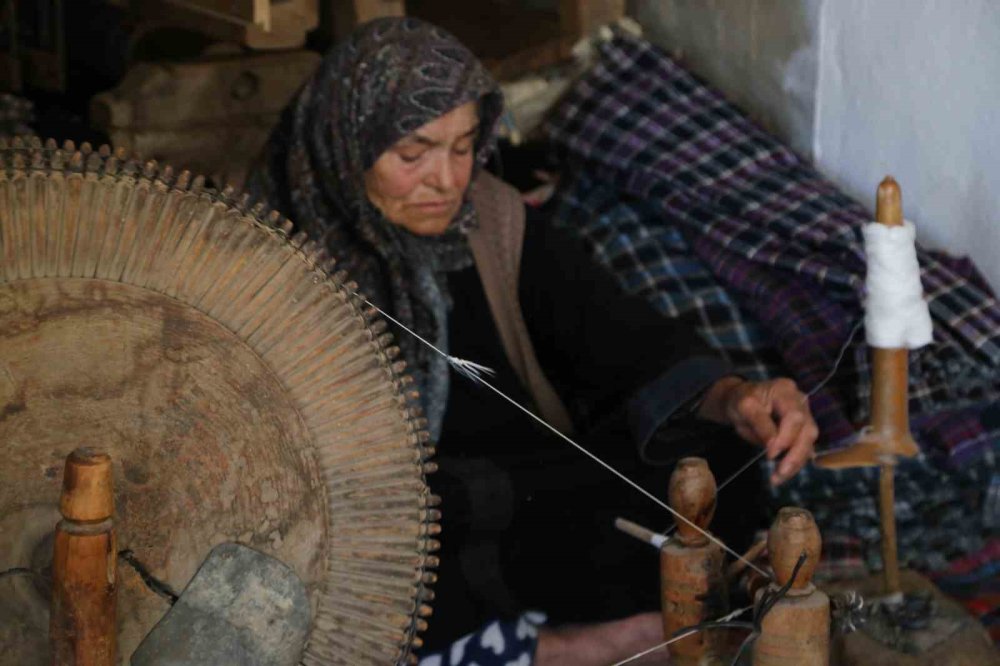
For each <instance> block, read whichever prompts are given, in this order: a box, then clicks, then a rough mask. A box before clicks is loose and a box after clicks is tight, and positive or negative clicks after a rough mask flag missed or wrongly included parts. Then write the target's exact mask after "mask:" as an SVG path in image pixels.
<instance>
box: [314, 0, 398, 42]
mask: <svg viewBox="0 0 1000 666" xmlns="http://www.w3.org/2000/svg"><path fill="white" fill-rule="evenodd" d="M328 12H329V16H330V20H331V22H332V25H331V26H330V34H331V35H333V37H334V39H335V40H337V41H340V40H341V39H343V38H344V37H346V36H347V35H349V34H351V31H352V30H354V28H356V27H357V26H358V25H360V24H362V23H365V22H367V21H371V20H372V19H377V18H381V17H383V16H405V15H406V3H405V2H404V0H351V1H350V2H343V1H339V2H331V3H329V7H328Z"/></svg>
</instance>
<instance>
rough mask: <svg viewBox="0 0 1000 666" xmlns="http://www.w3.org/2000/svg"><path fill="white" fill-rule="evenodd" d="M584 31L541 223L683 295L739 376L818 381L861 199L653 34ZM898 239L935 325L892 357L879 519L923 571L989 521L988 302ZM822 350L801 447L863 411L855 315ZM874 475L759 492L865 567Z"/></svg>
mask: <svg viewBox="0 0 1000 666" xmlns="http://www.w3.org/2000/svg"><path fill="white" fill-rule="evenodd" d="M599 48H600V58H599V61H598V63H597V65H596V66H595V67H594V68H593V69H592V70H591V71H590V72H589V73H588V74H586V75H585V76H584V77H583V78H582V79H581V80H580V81H578V82H577V83H576V84H575V85H574V87H573V88H572V89H571V90H570V92H569V93H568V95H567V96H566V97H565V99H564V101H563V102H562V104H561V105H560V107H559V108H557V109H556V111H555V112H554V114H553V116H552V118H551V120H550V121H549V124H548V125H547V133H548V136H549V139H550V141H551V142H552V143H553V144H554V146H555V148H556V152H557V154H558V156H559V158H560V161H561V162H562V163H563V164H565V165H566V166H567V170H566V173H565V174H564V178H563V183H562V185H561V186H560V189H559V190H558V192H557V193H556V200H555V205H556V206H557V208H556V219H557V221H559V222H561V223H563V224H566V225H571V226H573V227H575V228H577V229H578V230H579V231H580V233H581V234H582V235H583V236H584V237H585V239H586V240H587V241H588V242H589V244H590V246H591V248H592V250H593V252H594V254H595V256H596V257H597V259H598V260H599V261H601V262H602V263H603V264H605V265H606V266H608V267H609V268H610V269H611V271H612V273H613V274H614V275H615V276H616V277H617V279H618V280H619V282H620V284H621V285H622V286H623V288H624V289H625V290H626V291H628V292H631V293H638V294H643V295H645V296H646V297H647V298H648V299H649V300H650V301H651V302H652V303H653V304H654V305H655V306H656V307H657V308H658V309H659V310H660V311H661V312H662V313H663V314H664V315H666V316H670V317H676V316H678V315H682V314H687V313H696V314H697V316H698V317H699V319H700V322H701V325H700V327H699V332H700V333H701V335H702V336H703V337H704V338H705V339H706V340H707V341H708V343H709V344H711V345H712V346H713V347H714V348H715V349H717V350H719V351H720V352H721V353H722V354H723V355H725V356H726V357H727V358H728V359H729V360H730V361H731V362H732V363H733V365H734V366H735V368H736V369H737V371H738V372H740V373H741V374H743V375H745V376H747V377H749V378H763V377H767V376H776V375H779V374H784V375H790V376H792V377H793V378H795V379H796V381H797V382H798V384H799V386H800V387H802V388H803V390H806V391H810V390H811V389H813V388H814V387H817V386H819V385H820V384H821V383H822V382H823V380H824V379H825V378H827V377H828V375H829V374H830V373H831V371H832V370H833V369H834V367H835V366H836V361H837V358H838V355H839V353H840V351H841V349H842V348H843V347H844V345H845V343H846V342H847V341H848V340H849V339H850V338H851V334H852V331H853V330H854V328H855V326H856V325H857V324H858V322H860V321H861V320H862V317H863V305H862V303H863V298H864V276H865V265H866V264H865V254H864V246H863V241H862V237H861V228H862V226H863V225H864V224H865V223H866V222H868V220H869V215H868V213H867V212H866V211H865V209H864V208H863V207H862V206H860V205H859V204H858V203H857V202H855V201H853V200H851V199H849V198H848V197H846V196H845V195H844V194H842V193H841V192H840V191H838V190H837V188H836V187H835V186H834V185H833V184H832V183H830V182H829V181H827V180H826V179H824V178H823V177H822V176H821V175H819V174H818V173H817V172H816V171H815V170H814V169H812V168H811V167H810V166H809V165H808V164H806V163H805V162H803V161H802V160H801V159H799V158H798V157H797V156H796V155H795V154H794V153H792V152H791V151H790V150H789V149H788V148H786V147H785V146H783V145H782V144H780V143H779V142H778V141H777V140H775V139H774V138H773V137H771V136H769V135H767V134H766V133H764V132H763V131H761V130H760V129H759V128H757V127H755V126H754V125H753V124H752V123H751V122H750V121H749V120H748V119H747V118H746V117H745V116H743V115H742V114H741V113H740V112H739V111H738V110H737V109H736V108H735V107H734V106H732V105H731V104H730V103H729V102H727V101H726V100H725V99H724V98H723V97H722V96H721V95H720V94H718V93H717V92H715V91H714V90H712V89H711V88H709V87H708V86H706V85H705V84H703V83H702V82H700V81H699V80H697V79H696V78H695V77H694V76H692V75H691V74H690V73H688V72H687V71H685V70H684V69H682V68H681V67H680V66H678V65H677V64H676V63H674V62H673V61H672V60H671V59H670V58H669V57H668V56H667V55H666V54H664V53H663V52H662V51H660V50H658V49H657V48H655V47H653V46H652V45H650V44H648V43H647V42H645V41H643V40H641V39H638V38H635V37H631V36H628V35H620V36H617V37H616V38H615V39H613V40H611V41H609V42H606V43H604V44H602V45H601V46H600V47H599ZM873 185H874V184H873ZM904 189H905V183H904ZM873 191H874V187H873ZM904 194H905V192H904ZM917 254H918V259H919V262H920V266H921V278H922V281H923V285H924V291H925V295H926V297H927V299H928V302H929V307H930V311H931V316H932V318H933V320H934V325H935V332H934V338H935V342H934V343H933V344H932V345H929V346H927V347H924V348H923V349H921V350H918V351H915V352H913V353H911V355H910V386H909V388H910V413H911V416H912V417H913V418H912V423H911V427H912V430H913V433H914V437H915V438H916V440H917V441H918V442H919V443H920V445H921V448H922V449H923V454H922V455H921V456H920V457H919V458H917V459H914V460H909V461H902V462H901V463H900V465H899V467H898V468H897V475H896V484H897V493H896V497H897V505H896V509H897V530H898V537H899V548H900V559H901V561H902V562H903V563H905V564H909V565H911V566H914V567H916V568H920V569H924V570H935V569H940V568H941V567H943V566H944V565H945V563H946V562H948V561H949V560H951V559H953V558H955V557H956V556H958V555H961V554H962V553H969V552H973V551H974V550H976V549H977V548H981V546H982V543H983V538H984V536H987V535H988V534H989V533H990V532H991V531H992V530H993V528H992V523H993V522H995V519H994V517H993V514H992V513H991V511H994V508H992V507H991V506H990V505H989V504H988V503H986V502H985V501H984V500H985V498H986V497H987V494H988V492H989V489H990V487H991V479H993V478H994V475H995V473H996V471H997V464H996V461H997V455H996V452H997V448H998V447H1000V402H998V400H997V397H998V394H1000V392H998V389H1000V305H998V302H997V300H996V298H995V297H994V295H993V294H992V292H991V291H990V289H989V287H988V286H987V285H986V283H985V281H984V280H983V279H982V277H981V275H980V274H979V273H978V272H977V271H976V269H975V267H974V266H972V264H971V263H970V262H968V261H967V260H965V259H956V258H954V257H950V256H947V255H945V254H943V253H936V252H930V251H927V250H925V249H923V248H921V247H918V250H917ZM862 332H863V329H862ZM836 368H837V369H836V372H835V373H834V374H833V376H832V379H831V380H830V381H829V382H828V383H826V384H825V385H823V387H822V388H821V389H820V390H818V391H817V392H816V393H815V395H813V396H812V397H811V398H810V406H811V408H812V411H813V413H814V414H815V416H816V419H817V421H818V423H819V425H820V428H821V431H822V436H821V438H822V439H821V441H820V443H819V444H820V447H821V448H822V447H824V446H825V447H830V446H835V445H839V444H842V443H845V442H847V441H848V440H849V439H850V438H852V437H853V436H854V435H855V433H856V432H857V430H858V429H859V427H860V426H861V425H863V424H864V423H866V422H867V420H868V418H869V413H868V412H869V398H870V393H871V385H870V373H871V369H870V364H869V357H868V348H867V345H866V343H865V339H864V335H862V334H861V332H859V333H857V334H856V335H855V336H854V339H853V340H852V342H851V343H850V344H849V345H848V346H847V348H846V353H845V354H844V358H843V361H842V362H841V363H840V365H839V366H836ZM764 473H766V470H764ZM876 474H877V470H875V469H853V470H838V471H826V470H820V469H816V468H813V467H808V468H806V469H805V470H803V471H802V472H801V473H800V474H798V475H797V476H796V477H795V478H794V479H793V480H792V481H791V482H789V483H786V484H785V485H784V486H782V487H780V488H779V489H778V490H777V491H776V492H775V493H774V496H773V498H772V499H773V500H774V502H775V505H776V506H780V505H787V504H793V505H799V506H805V507H808V508H810V509H811V510H812V511H813V512H814V514H815V515H816V518H817V522H818V523H819V525H820V527H821V529H822V530H823V534H824V537H825V538H828V539H830V540H831V542H836V543H857V544H858V551H859V553H860V555H859V554H854V555H852V556H851V558H844V560H843V562H842V563H841V564H844V565H845V566H846V565H851V566H856V564H857V562H858V561H859V560H860V561H863V562H864V563H865V564H866V565H867V566H869V567H871V568H878V567H879V566H880V561H879V558H880V553H879V548H878V513H877V500H876V497H877V494H878V483H877V475H876ZM720 501H723V502H724V501H727V499H726V498H725V497H721V498H720ZM984 507H985V508H986V509H987V510H986V512H985V514H984ZM930 525H935V527H933V528H932V527H930ZM852 558H853V559H852ZM831 564H832V565H834V568H836V565H837V563H831Z"/></svg>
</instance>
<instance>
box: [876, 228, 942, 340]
mask: <svg viewBox="0 0 1000 666" xmlns="http://www.w3.org/2000/svg"><path fill="white" fill-rule="evenodd" d="M863 231H864V238H865V253H866V254H867V255H868V276H867V277H866V278H865V285H866V286H867V289H868V299H867V303H866V304H865V332H866V335H867V338H868V344H869V345H870V346H872V347H879V348H882V349H899V348H908V349H917V348H918V347H923V346H924V345H926V344H928V343H930V342H931V341H932V340H933V324H932V323H931V315H930V311H929V310H928V309H927V302H926V301H924V292H923V287H922V286H921V284H920V264H919V263H918V262H917V250H916V247H915V246H914V240H915V238H916V230H915V229H914V227H913V225H912V224H911V223H910V222H904V223H903V225H902V226H895V227H890V226H887V225H885V224H879V223H878V222H871V223H869V224H866V225H865V227H864V230H863Z"/></svg>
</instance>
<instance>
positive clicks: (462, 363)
mask: <svg viewBox="0 0 1000 666" xmlns="http://www.w3.org/2000/svg"><path fill="white" fill-rule="evenodd" d="M352 293H353V294H354V295H355V296H357V297H358V298H359V299H361V300H362V301H364V302H365V303H366V304H367V305H369V306H371V307H372V308H374V309H375V310H376V311H378V312H379V313H381V314H382V315H383V316H384V317H385V318H386V319H388V320H389V321H391V322H393V323H394V324H396V325H397V326H399V327H400V328H402V329H403V330H404V331H406V332H407V333H409V334H410V335H412V336H413V337H415V338H416V339H417V340H419V341H420V342H422V343H423V344H425V345H426V346H427V347H429V348H430V349H433V350H434V351H435V352H437V353H438V354H440V355H441V356H444V357H445V358H446V359H448V363H450V364H452V366H456V364H457V367H458V369H459V371H460V372H461V373H462V374H463V375H466V376H469V375H468V373H467V372H466V367H467V366H468V365H470V364H471V365H474V366H477V367H479V368H485V366H481V365H479V364H478V363H471V362H470V361H464V360H463V359H460V358H456V357H454V356H450V355H448V354H446V353H444V352H443V351H441V350H440V349H438V348H437V347H435V346H434V345H433V344H431V343H430V342H428V341H427V340H425V339H424V338H422V337H420V336H419V335H418V334H417V333H416V332H415V331H411V330H410V329H409V328H408V327H407V326H406V325H405V324H403V323H402V322H400V321H399V320H398V319H396V318H394V317H393V316H391V315H389V314H388V313H386V312H385V311H383V310H382V309H381V308H380V307H378V306H377V305H375V304H374V303H372V302H371V301H369V300H368V299H367V298H365V297H364V296H362V295H361V294H358V293H357V292H352ZM486 369H488V368H486ZM475 381H476V383H478V384H480V385H482V386H485V387H486V388H488V389H489V390H491V391H493V392H494V393H496V394H497V395H498V396H500V397H501V398H503V399H504V400H506V401H507V402H509V403H510V404H512V405H514V406H515V407H517V408H518V409H520V410H521V411H522V412H524V413H525V414H527V415H528V416H530V417H531V418H533V419H535V420H536V421H538V423H540V424H541V425H543V426H545V427H546V428H548V429H549V430H551V431H552V432H553V433H554V434H555V435H556V436H557V437H560V438H561V439H563V440H564V441H566V442H567V443H568V444H570V445H572V446H573V447H575V448H576V449H577V450H578V451H580V453H582V454H584V455H585V456H587V457H588V458H590V459H591V460H593V461H594V462H596V463H597V464H599V465H600V466H601V467H603V468H604V469H606V470H608V471H609V472H611V473H612V474H614V475H615V476H617V477H618V478H619V479H621V480H622V481H624V482H625V483H627V484H628V485H630V486H632V488H634V489H635V490H637V491H639V492H640V493H642V494H643V495H645V496H646V497H647V498H649V499H651V500H652V501H653V502H655V503H656V504H657V505H659V506H660V507H662V508H664V509H666V510H667V511H669V512H670V513H671V514H673V516H674V517H675V518H677V519H679V520H683V521H684V522H685V523H687V524H688V525H690V526H691V527H693V528H694V529H695V530H697V531H698V532H699V533H700V534H701V535H702V536H704V537H706V538H707V539H709V540H710V541H712V542H713V543H715V544H716V545H718V546H719V547H720V548H722V549H723V550H724V551H726V552H727V553H729V554H730V555H732V556H733V557H735V558H736V559H738V560H740V561H741V562H743V563H744V564H746V565H747V566H748V567H750V568H751V569H753V570H754V571H756V572H757V573H759V574H760V575H762V576H764V578H767V579H768V580H772V577H771V575H770V574H768V573H767V572H766V571H763V570H762V569H760V568H759V567H757V565H755V564H754V563H753V562H751V561H750V560H748V559H746V558H745V557H743V556H742V555H740V554H739V553H737V552H736V551H735V550H733V549H732V548H730V547H729V546H727V545H726V544H724V543H722V541H719V539H717V538H716V537H714V536H713V535H712V534H710V533H709V532H706V531H705V530H703V529H701V528H700V527H698V526H697V525H695V524H694V523H692V522H691V521H690V520H688V519H687V518H685V517H684V516H682V515H681V514H679V513H678V512H677V511H675V510H674V509H673V508H671V507H670V506H669V505H667V504H665V503H664V502H662V501H660V500H659V499H658V498H657V497H656V496H655V495H653V494H652V493H650V492H649V491H647V490H646V489H645V488H643V487H642V486H640V485H639V484H637V483H636V482H634V481H632V480H631V479H630V478H628V477H627V476H625V475H624V474H622V473H621V472H619V471H618V470H617V469H615V468H614V467H612V466H611V465H609V464H608V463H606V462H604V461H603V460H601V459H600V458H598V457H597V456H595V455H594V454H593V453H591V452H590V451H588V450H587V449H585V448H584V447H583V446H581V445H580V444H577V443H576V442H574V441H573V440H572V439H570V438H569V437H567V436H566V435H564V434H563V433H561V432H559V431H558V430H556V429H555V428H554V427H553V426H551V425H549V424H548V423H547V422H546V421H545V420H544V419H542V418H540V417H539V416H537V415H536V414H534V413H533V412H532V411H530V410H529V409H527V408H525V407H522V406H521V404H520V403H518V402H517V401H516V400H514V399H513V398H511V397H509V396H507V394H505V393H504V392H503V391H501V390H500V389H498V388H496V387H495V386H493V385H492V384H490V383H489V382H488V381H486V380H485V379H483V378H482V376H481V375H479V374H477V375H476V376H475Z"/></svg>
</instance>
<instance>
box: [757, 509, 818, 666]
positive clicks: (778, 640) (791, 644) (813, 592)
mask: <svg viewBox="0 0 1000 666" xmlns="http://www.w3.org/2000/svg"><path fill="white" fill-rule="evenodd" d="M820 545H821V540H820V535H819V528H818V527H816V521H815V520H813V517H812V514H811V513H809V512H808V511H806V510H805V509H799V508H794V507H785V508H783V509H781V511H779V512H778V517H777V519H776V520H775V521H774V524H773V525H772V526H771V531H770V532H769V533H768V538H767V548H768V551H769V553H770V557H771V567H772V568H773V569H774V582H773V583H771V586H770V588H769V589H770V590H771V591H772V592H774V591H776V590H777V589H779V588H780V587H782V586H784V585H785V584H786V583H788V581H789V580H791V578H792V572H793V571H794V569H795V565H796V563H797V562H798V559H799V556H800V555H802V554H803V553H805V554H806V560H805V562H804V564H803V565H802V567H801V568H800V569H799V572H798V575H797V576H796V577H795V582H794V584H793V585H792V587H791V588H790V589H789V590H788V593H787V594H786V595H785V596H784V597H783V598H782V599H781V600H779V601H778V602H777V603H776V604H775V605H774V607H773V608H771V610H770V611H769V612H768V613H767V615H765V616H764V619H763V621H762V622H761V634H760V636H759V637H758V638H757V640H756V642H754V646H753V666H828V665H829V663H830V598H829V597H828V596H826V594H824V593H823V592H821V591H819V590H817V589H816V587H815V586H814V585H813V584H812V575H813V572H814V571H815V570H816V565H817V564H818V563H819V555H820ZM763 593H764V591H763V590H761V591H760V592H759V595H760V594H763Z"/></svg>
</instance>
